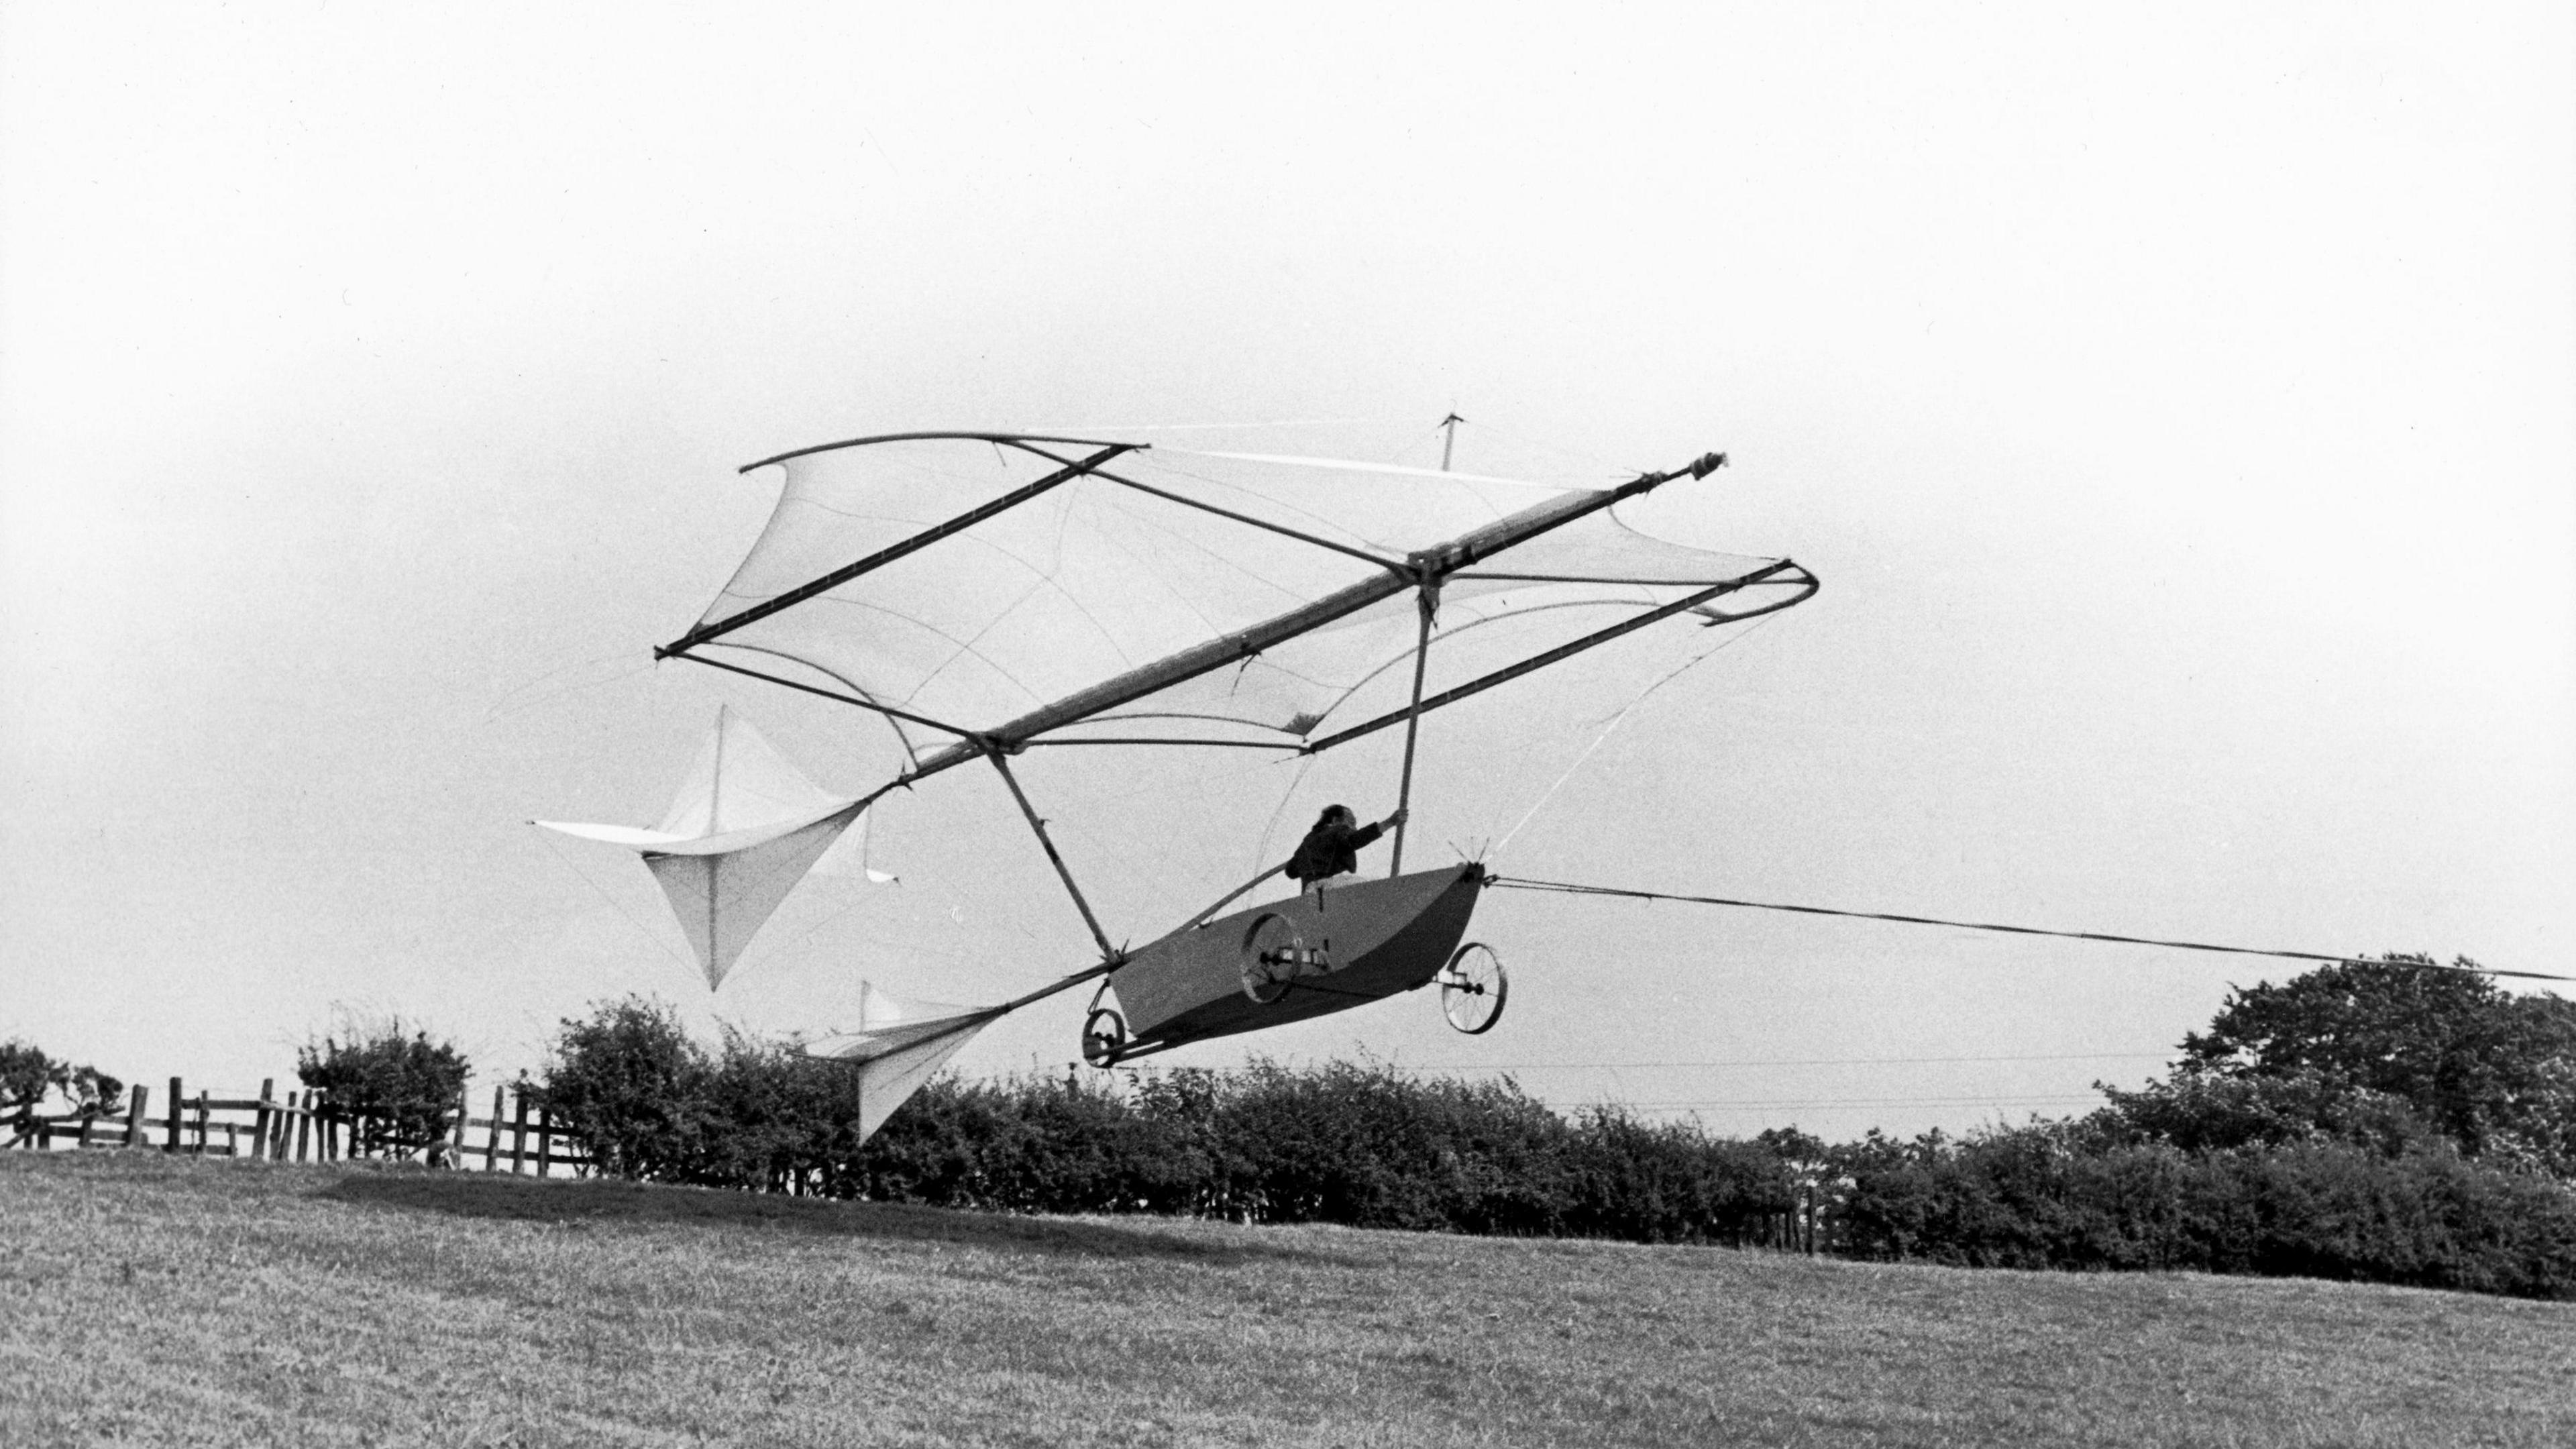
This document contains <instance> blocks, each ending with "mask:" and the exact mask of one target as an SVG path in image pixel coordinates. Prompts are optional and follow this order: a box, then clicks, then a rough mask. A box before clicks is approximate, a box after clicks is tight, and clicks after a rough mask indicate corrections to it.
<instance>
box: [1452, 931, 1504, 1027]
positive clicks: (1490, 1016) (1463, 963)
mask: <svg viewBox="0 0 2576 1449" xmlns="http://www.w3.org/2000/svg"><path fill="white" fill-rule="evenodd" d="M1432 979H1433V980H1435V981H1437V982H1439V983H1440V1014H1441V1015H1442V1016H1445V1017H1447V1018H1449V1025H1450V1026H1451V1027H1453V1028H1455V1029H1456V1030H1458V1031H1462V1032H1465V1033H1466V1034H1467V1035H1469V1036H1481V1035H1483V1034H1484V1033H1486V1032H1489V1031H1492V1030H1493V1029H1494V1023H1495V1022H1498V1021H1500V1020H1502V1019H1503V998H1504V997H1505V996H1506V995H1508V994H1509V993H1510V990H1511V982H1510V980H1509V979H1508V978H1507V977H1505V976H1504V975H1503V958H1502V957H1500V956H1497V955H1495V954H1494V948H1493V947H1491V946H1488V945H1486V944H1485V943H1484V942H1482V941H1470V942H1468V943H1467V944H1466V945H1464V946H1461V947H1459V948H1458V954H1457V955H1455V956H1452V957H1450V958H1449V964H1448V965H1446V966H1443V967H1441V968H1440V974H1439V975H1438V976H1435V977H1433V978H1432Z"/></svg>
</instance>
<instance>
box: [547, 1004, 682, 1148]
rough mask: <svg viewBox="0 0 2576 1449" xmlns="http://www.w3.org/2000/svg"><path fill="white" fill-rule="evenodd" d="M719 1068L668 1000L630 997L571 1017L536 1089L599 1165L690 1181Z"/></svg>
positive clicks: (557, 1122)
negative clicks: (582, 1016)
mask: <svg viewBox="0 0 2576 1449" xmlns="http://www.w3.org/2000/svg"><path fill="white" fill-rule="evenodd" d="M713 1076H714V1065H713V1064H712V1063H711V1062H709V1061H708V1060H707V1055H706V1053H705V1052H704V1051H703V1050H701V1049H700V1048H699V1047H698V1045H697V1044H696V1043H694V1042H692V1041H690V1040H689V1034H688V1032H687V1031H686V1030H685V1029H683V1028H682V1027H681V1025H680V1018H679V1016H678V1015H677V1014H676V1013H674V1012H673V1011H672V1010H671V1008H670V1007H668V1006H664V1005H661V1004H659V1003H655V1002H649V1001H646V1000H644V999H642V998H640V997H632V996H630V997H628V998H626V999H625V1000H623V1001H616V1002H611V1003H609V1004H607V1005H604V1006H601V1007H599V1008H598V1009H596V1010H595V1011H594V1012H593V1013H592V1014H591V1017H590V1019H589V1020H587V1021H570V1020H567V1021H566V1022H564V1023H563V1030H562V1032H561V1034H559V1035H558V1036H557V1037H556V1038H555V1047H554V1055H553V1059H552V1060H551V1061H550V1062H548V1063H547V1066H546V1071H545V1077H544V1079H543V1081H542V1082H541V1083H540V1084H538V1086H537V1087H536V1089H535V1090H534V1091H532V1092H530V1093H529V1094H528V1095H529V1096H531V1097H533V1098H534V1099H535V1100H536V1101H537V1102H538V1103H539V1104H541V1105H542V1106H544V1107H545V1108H546V1110H547V1111H549V1112H550V1113H551V1114H552V1115H553V1118H554V1124H555V1126H556V1127H557V1128H558V1129H559V1130H562V1131H565V1132H568V1133H569V1134H570V1135H571V1136H572V1138H573V1139H574V1140H575V1141H577V1142H579V1143H580V1144H581V1146H582V1150H583V1151H585V1152H586V1153H588V1154H589V1156H590V1160H591V1161H592V1162H593V1163H594V1164H596V1165H597V1167H598V1170H599V1171H600V1172H602V1173H605V1174H607V1175H609V1176H612V1177H629V1178H636V1179H639V1180H646V1181H659V1182H691V1181H696V1180H698V1178H699V1177H700V1176H701V1175H702V1167H703V1164H702V1162H701V1159H702V1158H703V1157H704V1155H705V1150H704V1143H705V1138H706V1129H707V1119H708V1117H709V1115H710V1113H711V1104H710V1102H709V1100H708V1099H709V1095H710V1093H709V1084H710V1080H711V1078H712V1077H713Z"/></svg>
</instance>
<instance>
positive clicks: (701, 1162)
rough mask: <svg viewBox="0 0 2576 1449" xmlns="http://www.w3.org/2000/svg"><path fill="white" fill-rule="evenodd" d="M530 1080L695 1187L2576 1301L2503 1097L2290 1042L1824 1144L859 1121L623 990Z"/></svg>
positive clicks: (1556, 1132) (1278, 1103)
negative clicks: (2079, 1105) (2414, 1078)
mask: <svg viewBox="0 0 2576 1449" xmlns="http://www.w3.org/2000/svg"><path fill="white" fill-rule="evenodd" d="M2257 990H2258V991H2270V990H2273V988H2257ZM2472 1004H2473V1005H2477V1006H2478V1008H2479V1009H2480V1010H2486V1011H2494V1010H2498V1009H2499V1008H2497V1007H2496V1005H2495V1004H2494V1003H2493V1002H2491V1001H2483V1000H2480V999H2473V1000H2472ZM2222 1020H2225V1018H2222ZM2554 1070H2555V1068H2550V1067H2547V1066H2546V1065H2545V1064H2544V1065H2543V1066H2542V1067H2534V1068H2531V1069H2529V1070H2527V1071H2526V1072H2525V1076H2526V1077H2527V1078H2529V1079H2531V1080H2549V1079H2551V1078H2550V1077H2549V1073H2550V1072H2551V1071H2554ZM2445 1080H2447V1078H2445ZM2399 1085H2401V1086H2402V1085H2403V1084H2399ZM541 1091H542V1094H543V1097H542V1099H543V1100H544V1101H545V1102H546V1103H547V1105H548V1106H549V1107H550V1108H551V1109H552V1111H553V1112H554V1115H555V1120H556V1123H557V1125H558V1127H559V1128H566V1129H569V1130H570V1131H571V1132H573V1133H574V1135H575V1136H577V1137H578V1138H579V1139H580V1140H581V1142H582V1144H583V1145H584V1146H585V1147H586V1148H587V1149H588V1150H589V1152H590V1153H591V1154H592V1156H593V1158H594V1160H595V1161H597V1162H598V1163H600V1164H601V1165H602V1167H603V1168H604V1169H605V1170H608V1171H611V1172H615V1173H619V1174H622V1175H626V1176H630V1177H639V1178H652V1179H658V1180H664V1181H675V1182H692V1183H701V1184H706V1185H710V1186H729V1187H739V1188H749V1189H756V1190H769V1191H795V1192H804V1193H812V1194H818V1195H824V1196H832V1197H852V1198H865V1199H870V1200H875V1201H895V1202H913V1203H925V1204H935V1205H942V1206H953V1207H973V1208H985V1209H994V1210H1001V1211H1009V1212H1049V1213H1065V1212H1094V1213H1110V1212H1145V1213H1163V1214H1174V1215H1189V1216H1200V1217H1212V1218H1225V1219H1231V1220H1235V1221H1242V1222H1256V1223H1298V1222H1321V1223H1341V1224H1347V1225H1350V1226H1354V1227H1376V1228H1405V1229H1414V1230H1424V1231H1436V1232H1455V1233H1484V1234H1521V1235H1550V1236H1579V1237H1596V1238H1614V1239H1625V1240H1630V1241H1637V1242H1663V1243H1707V1244H1728V1245H1737V1246H1742V1245H1746V1244H1753V1243H1765V1242H1785V1241H1791V1240H1793V1237H1794V1235H1792V1234H1789V1233H1787V1232H1784V1229H1785V1228H1786V1226H1787V1224H1788V1223H1789V1222H1790V1221H1791V1218H1792V1215H1793V1214H1803V1215H1804V1220H1805V1222H1806V1223H1807V1224H1809V1225H1810V1227H1811V1231H1812V1240H1813V1242H1814V1245H1815V1247H1816V1248H1817V1250H1819V1251H1822V1252H1827V1253H1832V1254H1835V1255H1839V1256H1844V1257H1852V1258H1863V1259H1879V1260H1914V1261H1923V1262H1933V1263H1945V1264H1957V1265H1961V1266H1977V1267H2015V1268H2057V1269H2073V1270H2080V1271H2135V1270H2164V1271H2171V1270H2184V1269H2188V1270H2196V1271H2204V1272H2214V1273H2239V1274H2271V1275H2298V1276H2307V1277H2326V1278H2343V1279H2351V1280H2356V1281H2370V1282H2383V1283H2402V1284H2415V1285H2421V1286H2426V1287H2439V1288H2457V1289H2469V1290H2475V1291H2480V1292H2490V1293H2508V1294H2516V1295H2522V1296H2528V1297H2539V1298H2576V1192H2571V1190H2570V1188H2569V1186H2568V1184H2567V1183H2566V1182H2564V1181H2562V1180H2560V1179H2558V1178H2556V1177H2553V1176H2552V1175H2550V1174H2549V1173H2548V1172H2546V1171H2543V1170H2541V1168H2539V1167H2538V1166H2536V1165H2535V1163H2536V1162H2538V1161H2541V1160H2545V1159H2544V1155H2543V1154H2542V1153H2540V1152H2536V1151H2533V1150H2529V1149H2527V1148H2520V1147H2517V1148H2515V1149H2514V1150H2512V1151H2506V1150H2501V1149H2499V1148H2497V1147H2496V1146H2495V1145H2494V1144H2495V1143H2497V1142H2499V1141H2501V1140H2504V1134H2503V1133H2502V1132H2500V1131H2497V1130H2495V1129H2494V1128H2493V1127H2492V1125H2490V1124H2493V1123H2495V1122H2498V1121H2503V1120H2505V1119H2504V1118H2502V1117H2500V1116H2498V1115H2497V1114H2496V1113H2495V1112H2493V1111H2490V1112H2489V1113H2488V1114H2487V1116H2486V1117H2484V1118H2482V1119H2480V1122H2481V1130H2482V1131H2483V1132H2484V1133H2485V1136H2484V1137H2482V1138H2481V1139H2480V1142H2479V1145H2480V1146H2481V1147H2483V1148H2484V1149H2485V1150H2484V1151H2483V1152H2473V1151H2471V1150H2469V1149H2467V1148H2464V1147H2463V1146H2462V1144H2461V1142H2460V1141H2459V1140H2457V1139H2455V1138H2454V1137H2452V1136H2451V1135H2449V1134H2448V1133H2446V1132H2445V1131H2444V1130H2443V1128H2442V1127H2441V1126H2440V1125H2439V1121H2440V1119H2439V1118H2438V1117H2437V1116H2436V1115H2435V1114H2433V1113H2431V1112H2428V1111H2426V1110H2424V1109H2422V1108H2421V1107H2419V1106H2418V1105H2417V1101H2416V1099H2415V1098H2413V1097H2410V1096H2406V1095H2401V1094H2400V1093H2398V1092H2397V1091H2394V1090H2390V1089H2388V1088H2384V1087H2382V1086H2378V1085H2371V1084H2364V1083H2361V1082H2358V1081H2352V1080H2337V1079H2333V1078H2329V1077H2325V1076H2322V1075H2320V1073H2319V1071H2318V1070H2317V1069H2316V1068H2314V1067H2312V1066H2309V1065H2306V1064H2302V1065H2300V1066H2299V1067H2298V1068H2297V1069H2296V1070H2290V1069H2279V1070H2271V1071H2268V1073H2267V1072H2259V1071H2245V1072H2237V1073H2234V1074H2232V1075H2231V1074H2230V1073H2229V1072H2228V1071H2226V1070H2222V1069H2220V1068H2214V1067H2212V1066H2211V1065H2210V1064H2209V1063H2208V1062H2207V1061H2203V1062H2201V1063H2199V1064H2197V1065H2187V1066H2186V1067H2185V1068H2182V1069H2178V1070H2177V1071H2176V1073H2175V1076H2174V1080H2173V1081H2171V1082H2168V1083H2163V1084H2158V1085H2157V1086H2154V1087H2152V1088H2150V1089H2148V1090H2146V1091H2143V1092H2136V1093H2122V1092H2112V1093H2110V1094H2109V1096H2110V1099H2111V1104H2110V1105H2109V1106H2107V1107H2105V1108H2103V1109H2102V1110H2100V1111H2097V1112H2095V1113H2093V1114H2092V1115H2090V1116H2088V1117H2083V1118H2076V1119H2069V1120H2064V1121H2054V1122H2048V1121H2035V1122H2032V1123H2030V1124H2028V1125H2025V1126H2021V1127H1997V1128H1992V1129H1988V1130H1986V1131H1982V1132H1979V1133H1976V1134H1972V1135H1970V1136H1968V1137H1965V1138H1951V1137H1946V1136H1944V1135H1942V1134H1940V1133H1938V1132H1934V1133H1929V1134H1926V1135H1924V1136H1922V1137H1918V1138H1914V1139H1912V1140H1898V1139H1894V1138H1890V1137H1886V1136H1884V1135H1881V1134H1879V1133H1876V1132H1873V1133H1871V1134H1869V1135H1868V1136H1867V1137H1865V1138H1863V1139H1862V1140H1860V1141H1858V1142H1852V1143H1845V1144H1841V1145H1828V1144H1825V1143H1823V1142H1820V1141H1818V1140H1816V1139H1815V1138H1813V1137H1810V1136H1808V1135H1806V1134H1804V1133H1800V1132H1798V1131H1796V1130H1795V1129H1788V1130H1783V1131H1774V1132H1766V1133H1764V1134H1762V1135H1761V1136H1760V1137H1759V1138H1756V1139H1751V1140H1740V1139H1732V1138H1725V1137H1719V1136H1715V1135H1712V1134H1710V1133H1708V1132H1707V1131H1705V1130H1704V1129H1703V1128H1702V1127H1700V1126H1699V1125H1698V1124H1697V1123H1696V1122H1688V1121H1685V1122H1656V1121H1650V1120H1645V1119H1642V1118H1640V1117H1638V1116H1636V1115H1634V1114H1633V1113H1631V1112H1629V1111H1627V1110H1625V1109H1623V1108H1619V1107H1615V1106H1605V1107H1592V1108H1586V1109H1583V1110H1581V1111H1579V1112H1577V1113H1575V1114H1573V1115H1572V1116H1571V1117H1568V1116H1566V1115H1563V1114H1560V1113H1558V1112H1556V1111H1554V1110H1552V1109H1551V1108H1549V1107H1548V1106H1547V1105H1545V1104H1544V1103H1542V1102H1539V1101H1537V1100H1536V1099H1534V1098H1532V1097H1530V1096H1529V1095H1528V1094H1526V1093H1525V1092H1523V1091H1522V1089H1521V1088H1520V1086H1519V1085H1518V1083H1516V1082H1514V1081H1512V1080H1511V1079H1510V1078H1508V1077H1506V1078H1501V1079H1496V1080H1490V1081H1482V1082H1461V1081H1455V1080H1450V1079H1446V1078H1439V1077H1417V1076H1415V1075H1413V1074H1411V1073H1407V1072H1404V1071H1400V1070H1398V1069H1396V1068H1394V1067H1392V1066H1389V1065H1386V1064H1384V1063H1372V1062H1361V1063H1353V1062H1327V1063H1322V1064H1319V1065H1313V1066H1289V1065H1286V1064H1282V1063H1278V1062H1270V1061H1255V1062H1253V1063H1252V1064H1250V1065H1248V1066H1245V1067H1242V1068H1239V1069H1236V1070H1233V1071H1223V1072H1218V1071H1208V1070H1205V1069H1198V1068H1183V1069H1177V1070H1171V1071H1150V1070H1135V1069H1122V1070H1120V1071H1117V1072H1112V1073H1093V1072H1085V1071H1080V1070H1071V1071H1069V1072H1068V1073H1067V1074H1066V1075H1064V1076H1060V1077H1059V1076H1049V1075H1026V1076H1016V1077H1006V1078H1001V1079H997V1080H983V1081H970V1080H964V1079H960V1078H956V1077H941V1078H937V1079H934V1080H933V1081H931V1082H930V1083H929V1084H928V1085H927V1086H925V1087H924V1088H923V1089H922V1090H921V1091H920V1092H919V1093H917V1094H916V1095H915V1096H914V1097H913V1098H912V1099H911V1100H910V1101H908V1102H907V1103H905V1104H904V1105H903V1106H902V1107H901V1108H899V1109H898V1110H897V1111H895V1112H894V1113H893V1115H892V1116H890V1117H888V1118H887V1119H886V1121H885V1123H884V1125H883V1126H882V1127H881V1128H880V1130H879V1131H878V1132H877V1133H876V1134H875V1135H874V1136H873V1137H871V1138H870V1139H869V1140H868V1141H867V1142H866V1143H865V1144H864V1145H861V1144H860V1143H859V1140H858V1133H857V1122H858V1110H859V1102H858V1096H857V1092H856V1088H855V1081H854V1074H853V1073H851V1072H850V1071H849V1070H848V1069H846V1068H844V1067H841V1066H839V1065H837V1064H834V1063H830V1062H819V1061H813V1060H808V1059H805V1058H803V1057H801V1056H799V1055H797V1054H796V1053H794V1052H793V1051H791V1050H789V1049H787V1048H785V1047H782V1046H779V1045H775V1044H764V1043H760V1042H756V1041H753V1040H750V1039H748V1038H744V1037H741V1036H739V1035H734V1034H728V1035H727V1036H726V1037H725V1039H724V1040H723V1042H722V1043H721V1044H720V1046H719V1048H718V1049H716V1050H714V1051H709V1050H708V1049H706V1048H704V1047H701V1046H699V1045H698V1044H696V1043H694V1042H692V1041H691V1040H690V1039H689V1037H688V1036H687V1034H686V1033H685V1032H684V1031H682V1030H681V1028H680V1025H679V1022H678V1018H677V1017H676V1016H675V1015H674V1014H673V1013H671V1012H670V1011H669V1010H668V1009H667V1008H661V1007H656V1006H653V1005H650V1004H648V1003H644V1002H639V1001H633V1000H630V1001H625V1002H619V1003H614V1004H612V1005H608V1006H603V1007H601V1008H599V1009H598V1011H597V1012H596V1013H595V1014H594V1015H593V1016H592V1017H591V1018H590V1019H589V1020H587V1021H579V1022H567V1023H566V1024H565V1027H564V1031H563V1034H562V1036H561V1038H560V1039H559V1040H558V1043H557V1048H556V1059H555V1062H554V1064H553V1065H552V1067H551V1068H550V1070H549V1073H548V1075H547V1078H546V1080H545V1082H544V1083H543V1084H542V1087H541ZM2555 1122H2556V1119H2555V1118H2554V1117H2552V1116H2550V1115H2548V1114H2546V1113H2542V1114H2539V1115H2536V1116H2535V1115H2534V1114H2532V1113H2530V1112H2528V1111H2525V1112H2524V1113H2523V1116H2522V1117H2520V1118H2515V1119H2512V1120H2511V1124H2510V1125H2511V1130H2512V1132H2513V1133H2514V1134H2516V1135H2515V1136H2514V1138H2513V1141H2515V1142H2516V1143H2530V1142H2542V1143H2546V1142H2551V1141H2558V1140H2564V1134H2563V1133H2562V1134H2560V1135H2559V1136H2558V1137H2552V1136H2551V1135H2550V1134H2551V1133H2552V1132H2556V1131H2557V1130H2558V1129H2557V1127H2556V1126H2555V1125H2554V1124H2555ZM1810 1209H1811V1210H1812V1211H1811V1212H1810V1211H1809V1210H1810Z"/></svg>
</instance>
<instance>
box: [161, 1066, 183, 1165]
mask: <svg viewBox="0 0 2576 1449" xmlns="http://www.w3.org/2000/svg"><path fill="white" fill-rule="evenodd" d="M186 1112H187V1099H186V1098H185V1097H183V1096H182V1095H181V1094H180V1091H179V1079H178V1078H177V1077H172V1078H171V1079H170V1144H169V1145H168V1146H167V1147H164V1148H162V1149H161V1150H162V1151H164V1152H176V1151H178V1150H179V1133H180V1130H181V1124H182V1122H183V1121H184V1120H185V1115H186Z"/></svg>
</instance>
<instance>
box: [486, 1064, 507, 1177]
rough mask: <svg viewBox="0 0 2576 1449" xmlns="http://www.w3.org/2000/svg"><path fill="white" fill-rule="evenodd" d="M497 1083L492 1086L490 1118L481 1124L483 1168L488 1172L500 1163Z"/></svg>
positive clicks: (499, 1092) (499, 1095)
mask: <svg viewBox="0 0 2576 1449" xmlns="http://www.w3.org/2000/svg"><path fill="white" fill-rule="evenodd" d="M504 1090H505V1089H504V1088H503V1087H501V1086H500V1085H499V1084H498V1083H495V1084H494V1085H493V1087H492V1119H491V1120H490V1121H488V1122H485V1123H484V1124H483V1170H484V1171H485V1172H490V1171H492V1170H493V1169H494V1168H496V1167H499V1166H500V1165H501V1093H502V1092H503V1091H504Z"/></svg>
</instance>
